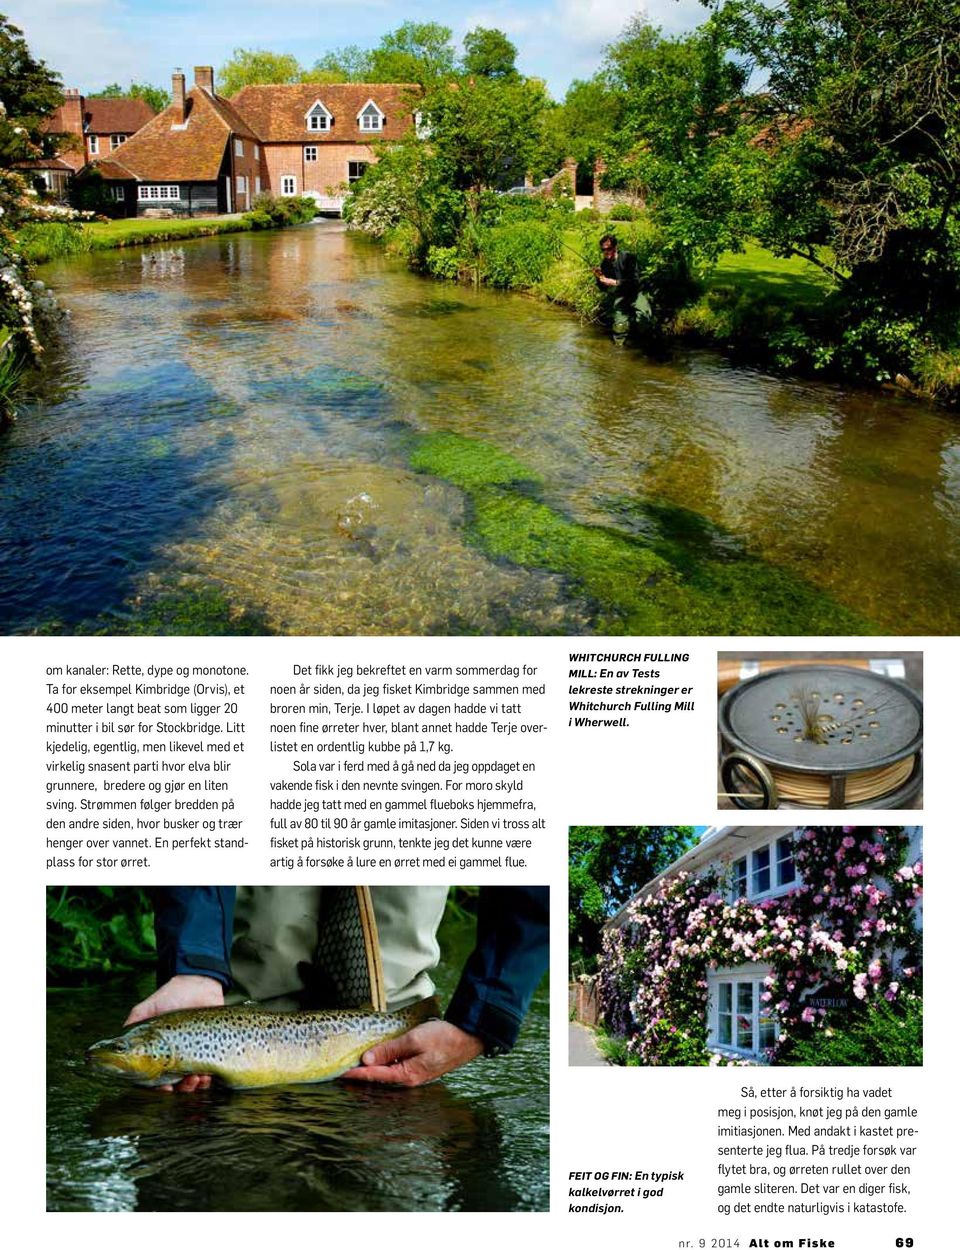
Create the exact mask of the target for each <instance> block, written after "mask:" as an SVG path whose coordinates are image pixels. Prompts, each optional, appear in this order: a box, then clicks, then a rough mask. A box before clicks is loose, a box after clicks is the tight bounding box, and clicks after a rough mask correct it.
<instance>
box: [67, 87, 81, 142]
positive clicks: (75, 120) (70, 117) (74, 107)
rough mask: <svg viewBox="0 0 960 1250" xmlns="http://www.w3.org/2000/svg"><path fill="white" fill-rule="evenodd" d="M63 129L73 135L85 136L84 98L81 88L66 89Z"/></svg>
mask: <svg viewBox="0 0 960 1250" xmlns="http://www.w3.org/2000/svg"><path fill="white" fill-rule="evenodd" d="M63 128H64V130H65V131H67V133H68V134H71V135H82V134H83V96H82V95H81V94H80V88H79V87H66V88H64V92H63Z"/></svg>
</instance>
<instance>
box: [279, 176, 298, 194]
mask: <svg viewBox="0 0 960 1250" xmlns="http://www.w3.org/2000/svg"><path fill="white" fill-rule="evenodd" d="M280 194H281V195H296V194H297V176H296V174H281V175H280Z"/></svg>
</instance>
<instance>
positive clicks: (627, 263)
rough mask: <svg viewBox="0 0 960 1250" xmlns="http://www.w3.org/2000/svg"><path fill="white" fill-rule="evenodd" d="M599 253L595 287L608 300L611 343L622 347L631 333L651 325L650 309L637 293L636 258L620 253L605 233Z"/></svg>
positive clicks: (651, 311)
mask: <svg viewBox="0 0 960 1250" xmlns="http://www.w3.org/2000/svg"><path fill="white" fill-rule="evenodd" d="M600 252H601V255H602V257H603V259H602V260H601V262H600V265H599V267H598V268H596V269H594V271H593V273H594V277H595V278H596V279H597V286H598V287H600V289H601V290H602V291H603V292H604V294H605V296H606V299H607V304H608V317H609V320H610V324H611V328H612V330H613V341H614V342H615V343H616V344H617V346H618V347H622V346H623V345H624V343H626V341H627V335H628V334H630V332H631V331H632V330H635V329H636V328H637V327H638V326H641V327H643V328H644V329H649V328H650V327H651V326H652V323H653V310H652V308H651V307H650V301H649V300H648V299H647V297H646V296H645V295H644V294H643V292H642V291H641V290H640V271H639V269H638V267H637V258H636V256H634V255H633V254H632V253H630V252H621V251H620V250H619V249H618V247H617V240H616V238H615V237H614V236H613V235H612V234H605V235H604V236H603V238H602V239H601V240H600Z"/></svg>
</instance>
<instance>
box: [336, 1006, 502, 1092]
mask: <svg viewBox="0 0 960 1250" xmlns="http://www.w3.org/2000/svg"><path fill="white" fill-rule="evenodd" d="M482 1054H483V1042H481V1041H480V1039H479V1038H477V1037H474V1036H473V1034H471V1033H466V1032H465V1031H464V1030H463V1029H461V1028H458V1027H457V1025H455V1024H450V1023H449V1021H447V1020H428V1021H426V1022H425V1023H424V1024H418V1025H417V1026H416V1027H415V1028H413V1029H410V1031H409V1032H407V1033H403V1034H401V1036H400V1037H393V1038H390V1039H389V1040H388V1041H385V1042H381V1043H380V1044H379V1045H377V1046H373V1047H371V1048H370V1050H368V1051H365V1052H364V1055H363V1057H362V1059H361V1065H362V1066H361V1067H359V1068H351V1069H350V1071H349V1072H344V1074H343V1075H344V1078H345V1079H347V1080H353V1081H379V1082H381V1083H383V1084H389V1085H407V1086H414V1085H426V1084H427V1082H428V1081H435V1080H436V1079H437V1078H438V1077H441V1076H443V1075H444V1074H445V1073H447V1072H452V1071H453V1070H454V1068H459V1067H461V1066H462V1065H463V1064H465V1063H469V1062H470V1060H471V1059H476V1058H477V1057H478V1056H479V1055H482Z"/></svg>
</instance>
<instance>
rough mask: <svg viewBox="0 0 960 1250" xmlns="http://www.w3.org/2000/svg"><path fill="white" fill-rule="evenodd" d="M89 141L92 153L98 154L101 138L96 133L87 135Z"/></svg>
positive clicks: (92, 154) (93, 154)
mask: <svg viewBox="0 0 960 1250" xmlns="http://www.w3.org/2000/svg"><path fill="white" fill-rule="evenodd" d="M87 141H88V142H89V144H90V155H91V156H96V155H97V153H98V151H99V148H100V140H99V139H98V137H97V136H96V135H87Z"/></svg>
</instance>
